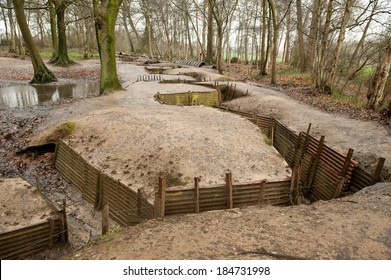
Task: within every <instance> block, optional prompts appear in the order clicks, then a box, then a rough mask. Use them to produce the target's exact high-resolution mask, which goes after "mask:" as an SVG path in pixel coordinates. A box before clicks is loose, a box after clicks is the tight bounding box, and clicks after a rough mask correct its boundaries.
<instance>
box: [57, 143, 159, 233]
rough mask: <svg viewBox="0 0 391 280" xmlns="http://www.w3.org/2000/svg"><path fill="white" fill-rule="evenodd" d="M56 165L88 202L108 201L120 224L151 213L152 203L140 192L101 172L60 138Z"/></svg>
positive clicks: (100, 202)
mask: <svg viewBox="0 0 391 280" xmlns="http://www.w3.org/2000/svg"><path fill="white" fill-rule="evenodd" d="M55 167H56V168H57V170H59V171H60V173H61V174H62V175H63V176H64V178H65V179H66V180H67V181H69V182H71V183H72V184H74V185H75V186H76V187H77V188H78V189H79V190H80V191H81V192H82V194H83V198H84V199H86V200H87V201H88V202H90V203H92V204H95V206H97V207H98V208H100V207H102V206H103V205H104V204H108V205H109V206H110V216H111V217H112V218H113V219H114V220H115V221H117V222H118V223H119V224H121V225H123V226H127V225H134V224H137V223H139V222H140V221H141V220H142V219H144V218H151V217H153V215H154V206H153V205H152V204H151V203H149V202H148V200H147V199H145V198H143V197H142V196H141V194H140V193H137V192H135V191H133V190H131V189H130V188H128V187H126V186H125V185H123V184H122V183H121V182H119V181H116V180H114V179H113V178H111V177H109V176H108V175H105V174H100V173H99V171H98V170H97V169H96V168H95V167H94V166H92V165H90V164H88V163H87V162H86V161H85V160H84V159H83V158H82V157H81V156H79V155H78V154H77V153H76V152H75V151H74V150H72V149H71V148H70V147H68V146H67V145H66V144H65V143H63V142H62V141H60V142H59V143H58V148H57V154H56V160H55ZM99 176H100V177H99ZM98 178H100V180H98ZM98 181H99V182H98Z"/></svg>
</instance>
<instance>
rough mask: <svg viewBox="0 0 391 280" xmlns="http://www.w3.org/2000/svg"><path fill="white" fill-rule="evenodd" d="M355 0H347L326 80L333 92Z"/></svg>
mask: <svg viewBox="0 0 391 280" xmlns="http://www.w3.org/2000/svg"><path fill="white" fill-rule="evenodd" d="M354 2H355V0H347V1H346V5H345V9H344V14H343V18H342V23H341V27H340V31H339V36H338V40H337V45H336V47H335V50H334V57H333V61H332V63H331V66H330V70H329V73H328V77H327V82H326V85H327V86H328V87H329V88H330V89H331V92H333V90H334V83H335V73H336V69H337V66H338V65H337V63H338V60H339V56H340V54H341V49H342V43H343V41H344V40H345V33H346V26H347V25H348V21H349V19H350V14H351V12H352V6H353V4H354Z"/></svg>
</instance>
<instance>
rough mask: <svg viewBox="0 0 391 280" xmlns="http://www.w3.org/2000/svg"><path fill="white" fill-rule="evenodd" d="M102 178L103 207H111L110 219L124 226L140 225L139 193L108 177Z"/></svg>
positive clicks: (103, 176)
mask: <svg viewBox="0 0 391 280" xmlns="http://www.w3.org/2000/svg"><path fill="white" fill-rule="evenodd" d="M101 176H102V182H101V183H102V205H105V204H108V205H109V207H110V217H112V218H113V219H114V220H115V221H117V222H118V223H119V224H120V225H122V226H128V225H135V224H137V223H139V221H140V219H139V217H138V215H137V205H138V200H137V193H135V192H134V191H132V190H131V189H129V188H127V187H126V186H124V185H122V184H121V183H119V182H118V181H116V180H114V179H112V178H110V177H109V176H107V175H101Z"/></svg>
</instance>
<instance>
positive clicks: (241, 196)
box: [155, 173, 294, 218]
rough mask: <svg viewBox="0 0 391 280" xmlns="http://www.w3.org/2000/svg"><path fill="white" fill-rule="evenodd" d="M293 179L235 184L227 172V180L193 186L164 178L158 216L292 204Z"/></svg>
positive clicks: (156, 214)
mask: <svg viewBox="0 0 391 280" xmlns="http://www.w3.org/2000/svg"><path fill="white" fill-rule="evenodd" d="M293 188H294V185H292V179H291V178H287V179H286V180H282V181H270V182H269V181H266V180H264V181H259V182H250V183H235V184H233V183H232V174H231V173H226V183H225V184H221V185H216V186H211V187H203V188H200V187H199V185H198V178H194V186H193V187H179V188H168V187H167V183H166V179H165V178H160V180H159V190H158V192H156V197H155V216H156V217H161V218H162V217H164V216H167V215H176V214H186V213H199V212H204V211H212V210H222V209H232V208H239V207H245V206H251V205H260V204H267V205H274V206H287V205H291V204H292V196H291V193H292V189H293Z"/></svg>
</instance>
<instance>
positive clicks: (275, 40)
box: [268, 0, 278, 85]
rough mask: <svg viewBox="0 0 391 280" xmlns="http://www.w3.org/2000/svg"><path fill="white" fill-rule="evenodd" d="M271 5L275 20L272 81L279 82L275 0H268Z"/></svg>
mask: <svg viewBox="0 0 391 280" xmlns="http://www.w3.org/2000/svg"><path fill="white" fill-rule="evenodd" d="M268 2H269V6H270V12H271V16H272V18H271V19H272V22H273V49H272V57H271V60H272V76H271V81H270V82H271V83H272V84H274V85H275V84H277V55H278V45H277V44H278V24H277V11H276V5H275V3H274V0H268Z"/></svg>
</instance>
